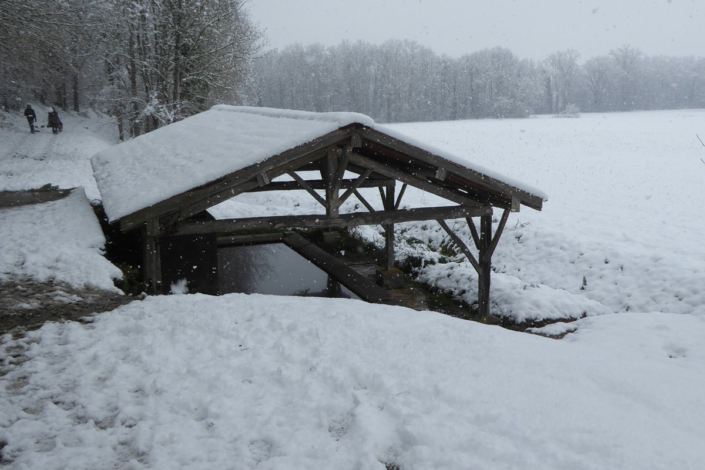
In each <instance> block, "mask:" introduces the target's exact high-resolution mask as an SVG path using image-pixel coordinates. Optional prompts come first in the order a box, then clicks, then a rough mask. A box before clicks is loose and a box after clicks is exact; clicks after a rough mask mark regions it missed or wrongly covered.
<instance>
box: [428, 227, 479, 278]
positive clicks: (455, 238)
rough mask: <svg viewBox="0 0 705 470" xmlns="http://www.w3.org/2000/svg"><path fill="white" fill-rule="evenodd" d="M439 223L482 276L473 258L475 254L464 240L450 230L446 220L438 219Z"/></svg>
mask: <svg viewBox="0 0 705 470" xmlns="http://www.w3.org/2000/svg"><path fill="white" fill-rule="evenodd" d="M437 222H438V224H439V225H440V226H441V227H442V228H443V230H445V231H446V233H447V234H448V236H450V238H451V239H452V240H453V243H455V244H456V245H457V246H458V248H460V250H461V251H462V252H463V254H464V255H465V257H466V258H467V259H468V261H470V264H471V265H472V267H473V268H475V271H477V274H478V275H480V264H479V263H478V262H477V260H476V259H475V257H474V256H473V254H472V253H471V252H470V250H469V249H468V247H467V245H466V244H465V242H463V240H461V239H460V237H459V236H458V235H457V234H456V233H455V232H453V231H452V230H451V229H450V227H449V226H448V224H447V223H446V222H445V220H443V219H438V220H437Z"/></svg>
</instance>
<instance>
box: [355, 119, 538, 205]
mask: <svg viewBox="0 0 705 470" xmlns="http://www.w3.org/2000/svg"><path fill="white" fill-rule="evenodd" d="M360 134H361V135H362V137H363V138H364V140H363V146H367V145H372V146H373V147H374V146H375V144H381V145H384V146H386V147H388V148H391V149H394V150H396V151H398V152H400V153H402V154H404V155H405V156H406V158H407V160H408V157H412V158H415V159H418V160H420V161H422V162H426V163H427V164H430V165H432V166H433V167H434V168H435V169H436V170H438V169H439V168H443V169H444V170H445V171H446V172H447V173H454V174H455V175H457V176H459V177H461V178H463V179H465V180H467V181H468V182H472V183H474V184H476V185H478V186H480V187H483V188H487V189H489V190H494V191H497V192H499V193H501V194H505V195H507V196H509V198H511V196H515V197H517V198H519V199H520V200H521V201H522V202H523V203H524V204H526V205H528V206H529V207H532V208H534V209H537V210H540V209H541V206H542V204H543V200H542V199H541V198H540V197H538V196H534V195H533V194H530V193H527V192H526V191H523V190H521V189H518V188H515V187H513V186H510V185H509V184H507V183H503V182H502V181H499V180H497V179H495V178H492V177H490V176H487V175H484V174H482V173H479V172H477V171H474V170H471V169H469V168H466V167H463V166H461V165H458V164H456V163H454V162H451V161H449V160H446V159H444V158H441V157H438V156H436V155H433V154H431V153H429V152H427V151H425V150H422V149H420V148H418V147H416V146H414V145H411V144H408V143H406V142H404V141H401V140H399V139H395V138H394V137H391V136H388V135H386V134H384V133H382V132H379V131H376V130H374V129H371V128H364V129H362V130H360ZM448 176H450V175H448Z"/></svg>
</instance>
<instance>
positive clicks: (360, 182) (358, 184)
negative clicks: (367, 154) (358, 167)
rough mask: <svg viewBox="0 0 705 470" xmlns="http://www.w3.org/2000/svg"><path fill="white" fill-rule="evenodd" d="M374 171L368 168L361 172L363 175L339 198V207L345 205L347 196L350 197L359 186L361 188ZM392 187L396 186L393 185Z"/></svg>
mask: <svg viewBox="0 0 705 470" xmlns="http://www.w3.org/2000/svg"><path fill="white" fill-rule="evenodd" d="M372 171H373V170H367V171H365V172H364V173H363V174H361V175H360V176H359V177H358V178H357V179H356V180H355V182H354V183H353V185H352V186H351V187H350V188H349V189H348V190H347V191H345V193H343V195H342V196H340V199H338V207H340V206H341V205H343V203H344V202H345V200H346V199H347V198H349V197H350V195H352V194H353V193H354V192H355V191H357V188H359V187H360V185H362V183H364V182H365V180H366V179H367V177H368V176H370V174H371V173H372ZM377 187H378V188H381V186H377ZM389 187H390V186H387V188H389ZM391 187H394V186H393V185H392V186H391Z"/></svg>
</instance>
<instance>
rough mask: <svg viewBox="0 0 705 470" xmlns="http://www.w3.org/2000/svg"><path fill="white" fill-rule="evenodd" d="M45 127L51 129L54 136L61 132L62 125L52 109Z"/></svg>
mask: <svg viewBox="0 0 705 470" xmlns="http://www.w3.org/2000/svg"><path fill="white" fill-rule="evenodd" d="M47 127H51V132H52V133H54V134H58V133H59V132H61V131H62V130H63V129H62V128H63V125H62V124H61V121H60V120H59V113H57V112H56V109H54V108H51V111H49V116H48V121H47Z"/></svg>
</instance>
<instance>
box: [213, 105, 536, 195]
mask: <svg viewBox="0 0 705 470" xmlns="http://www.w3.org/2000/svg"><path fill="white" fill-rule="evenodd" d="M211 110H214V111H225V112H236V113H247V114H256V115H260V116H266V117H272V118H284V119H305V120H310V121H326V122H333V123H335V124H337V125H338V126H339V127H345V126H348V125H350V124H353V123H359V124H362V125H364V126H367V127H370V128H372V129H375V130H376V131H379V132H382V133H384V134H387V135H388V136H390V137H393V138H395V139H398V140H401V141H404V142H406V143H407V144H410V145H413V146H414V147H418V148H420V149H421V150H424V151H426V152H429V153H432V154H433V155H436V156H438V157H441V158H443V159H445V160H448V161H450V162H452V163H455V164H458V165H460V166H463V167H465V168H467V169H468V170H472V171H476V172H478V173H482V174H483V175H485V176H489V177H490V178H493V179H496V180H497V181H500V182H502V183H504V184H507V185H509V186H512V187H513V188H515V189H517V190H520V191H524V192H526V193H529V194H531V195H533V196H536V197H538V198H541V199H542V200H543V201H544V202H545V201H548V195H547V194H546V193H545V192H544V191H542V190H540V189H538V188H536V187H533V186H531V185H528V184H525V183H522V182H520V181H518V180H515V179H513V178H510V177H508V176H505V175H503V174H501V173H498V172H496V171H494V170H490V169H489V168H487V167H484V166H482V165H478V164H475V163H472V162H470V161H468V160H466V159H463V158H460V157H459V156H456V155H454V154H452V153H450V152H447V151H445V150H443V149H440V148H438V147H435V146H433V145H429V144H426V143H424V142H421V141H418V140H416V139H414V138H413V137H410V136H408V135H406V134H404V133H402V132H399V131H397V130H395V129H392V128H390V127H387V126H384V125H381V124H377V123H376V122H375V121H374V119H372V118H371V117H369V116H367V115H365V114H361V113H354V112H327V113H320V112H311V111H297V110H293V109H279V108H264V107H254V106H230V105H223V104H221V105H215V106H213V107H212V108H211Z"/></svg>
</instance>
